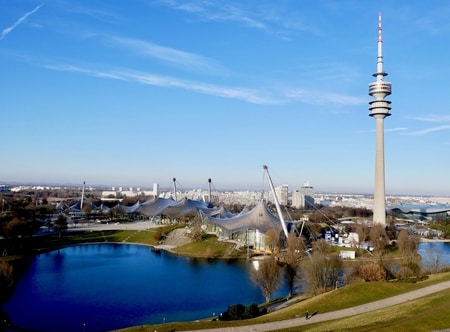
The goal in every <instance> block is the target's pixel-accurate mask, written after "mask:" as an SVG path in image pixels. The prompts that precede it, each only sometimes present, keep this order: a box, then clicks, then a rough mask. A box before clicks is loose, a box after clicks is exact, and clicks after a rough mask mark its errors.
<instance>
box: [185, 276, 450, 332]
mask: <svg viewBox="0 0 450 332" xmlns="http://www.w3.org/2000/svg"><path fill="white" fill-rule="evenodd" d="M447 288H450V281H445V282H441V283H439V284H436V285H432V286H428V287H424V288H421V289H418V290H415V291H412V292H408V293H404V294H401V295H397V296H393V297H389V298H387V299H383V300H379V301H375V302H370V303H366V304H362V305H359V306H356V307H352V308H347V309H342V310H337V311H332V312H326V313H323V314H321V313H318V314H317V315H314V316H313V317H311V319H309V320H306V319H305V318H304V317H302V318H294V319H288V320H283V321H278V322H271V323H264V324H254V325H247V326H237V327H222V328H217V329H206V330H195V331H202V332H209V331H211V332H212V331H214V332H262V331H275V330H278V329H285V328H290V327H296V326H302V325H308V324H313V323H319V322H325V321H328V320H333V319H339V318H345V317H350V316H354V315H359V314H363V313H366V312H369V311H374V310H378V309H383V308H386V307H389V306H393V305H396V304H400V303H404V302H407V301H411V300H415V299H417V298H420V297H423V296H426V295H429V294H433V293H436V292H439V291H442V290H444V289H447ZM186 332H194V331H186Z"/></svg>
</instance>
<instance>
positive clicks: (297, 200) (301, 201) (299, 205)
mask: <svg viewBox="0 0 450 332" xmlns="http://www.w3.org/2000/svg"><path fill="white" fill-rule="evenodd" d="M313 205H314V188H313V187H311V186H310V185H309V183H308V182H305V183H304V184H303V187H301V188H300V189H297V190H295V191H294V192H293V193H292V207H294V208H296V209H304V208H308V207H311V206H313Z"/></svg>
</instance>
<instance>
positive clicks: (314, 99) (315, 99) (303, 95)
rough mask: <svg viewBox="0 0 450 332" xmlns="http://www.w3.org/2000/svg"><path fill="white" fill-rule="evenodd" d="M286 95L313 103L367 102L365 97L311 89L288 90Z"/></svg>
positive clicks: (349, 103) (358, 103) (355, 103)
mask: <svg viewBox="0 0 450 332" xmlns="http://www.w3.org/2000/svg"><path fill="white" fill-rule="evenodd" d="M286 96H287V97H288V98H290V99H294V100H299V101H302V102H304V103H307V104H313V105H324V104H339V105H350V106H352V105H362V104H366V103H367V98H365V97H355V96H349V95H344V94H338V93H333V92H323V91H312V90H305V89H297V90H291V91H288V92H287V93H286Z"/></svg>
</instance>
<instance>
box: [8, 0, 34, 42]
mask: <svg viewBox="0 0 450 332" xmlns="http://www.w3.org/2000/svg"><path fill="white" fill-rule="evenodd" d="M42 6H43V5H42V4H41V5H38V6H36V8H34V9H33V10H32V11H30V12H28V13H25V14H24V15H22V17H20V18H19V19H18V20H17V21H16V22H14V24H13V25H11V26H10V27H7V28H5V29H3V31H2V34H1V35H0V40H3V39H4V38H5V37H6V36H7V35H8V34H9V33H10V32H11V31H13V30H14V29H15V28H17V26H19V25H20V24H21V23H22V22H24V21H25V20H26V19H27V18H28V17H29V16H31V15H33V14H34V13H36V12H37V11H38V10H39V9H40V8H41V7H42Z"/></svg>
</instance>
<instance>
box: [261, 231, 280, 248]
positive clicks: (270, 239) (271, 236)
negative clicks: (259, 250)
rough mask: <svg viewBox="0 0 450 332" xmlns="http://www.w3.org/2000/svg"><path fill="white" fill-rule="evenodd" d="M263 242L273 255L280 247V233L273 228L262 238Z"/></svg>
mask: <svg viewBox="0 0 450 332" xmlns="http://www.w3.org/2000/svg"><path fill="white" fill-rule="evenodd" d="M264 242H265V244H266V247H269V249H270V251H271V252H272V253H274V251H275V250H276V249H277V248H278V247H279V245H280V233H279V232H278V231H277V230H276V229H274V228H272V229H269V230H268V231H267V232H266V234H265V236H264Z"/></svg>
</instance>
